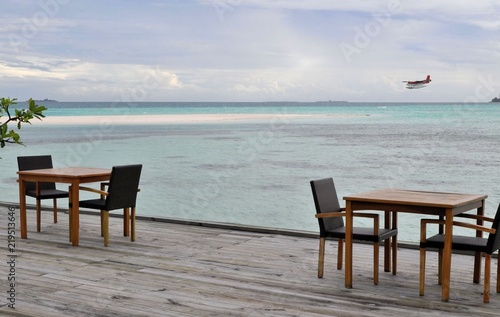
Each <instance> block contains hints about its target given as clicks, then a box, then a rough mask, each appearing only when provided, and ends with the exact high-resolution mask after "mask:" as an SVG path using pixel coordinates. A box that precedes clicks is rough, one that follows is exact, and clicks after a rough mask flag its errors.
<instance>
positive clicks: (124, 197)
mask: <svg viewBox="0 0 500 317" xmlns="http://www.w3.org/2000/svg"><path fill="white" fill-rule="evenodd" d="M141 170H142V165H140V164H136V165H123V166H114V167H113V170H112V172H111V178H110V180H109V183H102V184H101V190H97V189H93V188H88V187H80V189H81V190H86V191H90V192H94V193H97V194H100V195H101V197H100V198H98V199H89V200H81V201H80V202H79V206H80V207H81V208H90V209H98V210H100V211H101V235H102V236H103V237H104V245H105V246H108V245H109V211H111V210H116V209H123V221H124V223H123V226H124V227H123V228H124V229H123V230H124V235H125V236H126V235H127V232H128V228H129V223H130V229H131V234H130V236H131V237H130V239H131V240H132V241H135V212H136V210H135V207H136V199H137V192H138V191H139V179H140V177H141ZM104 186H108V190H107V191H104V190H103V189H104V188H105V187H104ZM130 209H131V210H132V212H131V214H129V212H130Z"/></svg>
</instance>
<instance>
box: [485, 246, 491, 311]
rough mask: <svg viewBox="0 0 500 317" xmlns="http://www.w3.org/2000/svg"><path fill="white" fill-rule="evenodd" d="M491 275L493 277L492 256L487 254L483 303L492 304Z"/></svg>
mask: <svg viewBox="0 0 500 317" xmlns="http://www.w3.org/2000/svg"><path fill="white" fill-rule="evenodd" d="M490 275H491V254H486V255H485V257H484V291H483V303H489V302H490Z"/></svg>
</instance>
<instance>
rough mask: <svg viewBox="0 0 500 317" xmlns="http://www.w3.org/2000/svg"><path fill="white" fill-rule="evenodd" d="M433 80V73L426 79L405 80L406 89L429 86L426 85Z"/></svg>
mask: <svg viewBox="0 0 500 317" xmlns="http://www.w3.org/2000/svg"><path fill="white" fill-rule="evenodd" d="M430 82H431V75H427V78H426V79H424V80H414V81H403V83H406V89H420V88H425V87H427V86H426V85H427V84H428V83H430Z"/></svg>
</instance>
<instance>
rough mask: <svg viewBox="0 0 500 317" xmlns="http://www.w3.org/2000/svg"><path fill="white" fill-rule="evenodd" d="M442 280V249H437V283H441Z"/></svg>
mask: <svg viewBox="0 0 500 317" xmlns="http://www.w3.org/2000/svg"><path fill="white" fill-rule="evenodd" d="M442 280H443V249H439V251H438V284H439V285H441V282H442Z"/></svg>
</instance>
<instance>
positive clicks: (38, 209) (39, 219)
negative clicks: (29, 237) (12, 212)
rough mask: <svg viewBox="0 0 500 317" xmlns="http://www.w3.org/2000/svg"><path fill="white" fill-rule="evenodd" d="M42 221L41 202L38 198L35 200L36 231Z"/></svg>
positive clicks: (38, 230) (38, 229)
mask: <svg viewBox="0 0 500 317" xmlns="http://www.w3.org/2000/svg"><path fill="white" fill-rule="evenodd" d="M41 223H42V202H41V201H40V199H37V200H36V231H37V232H40V229H41V226H42V225H41Z"/></svg>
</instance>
